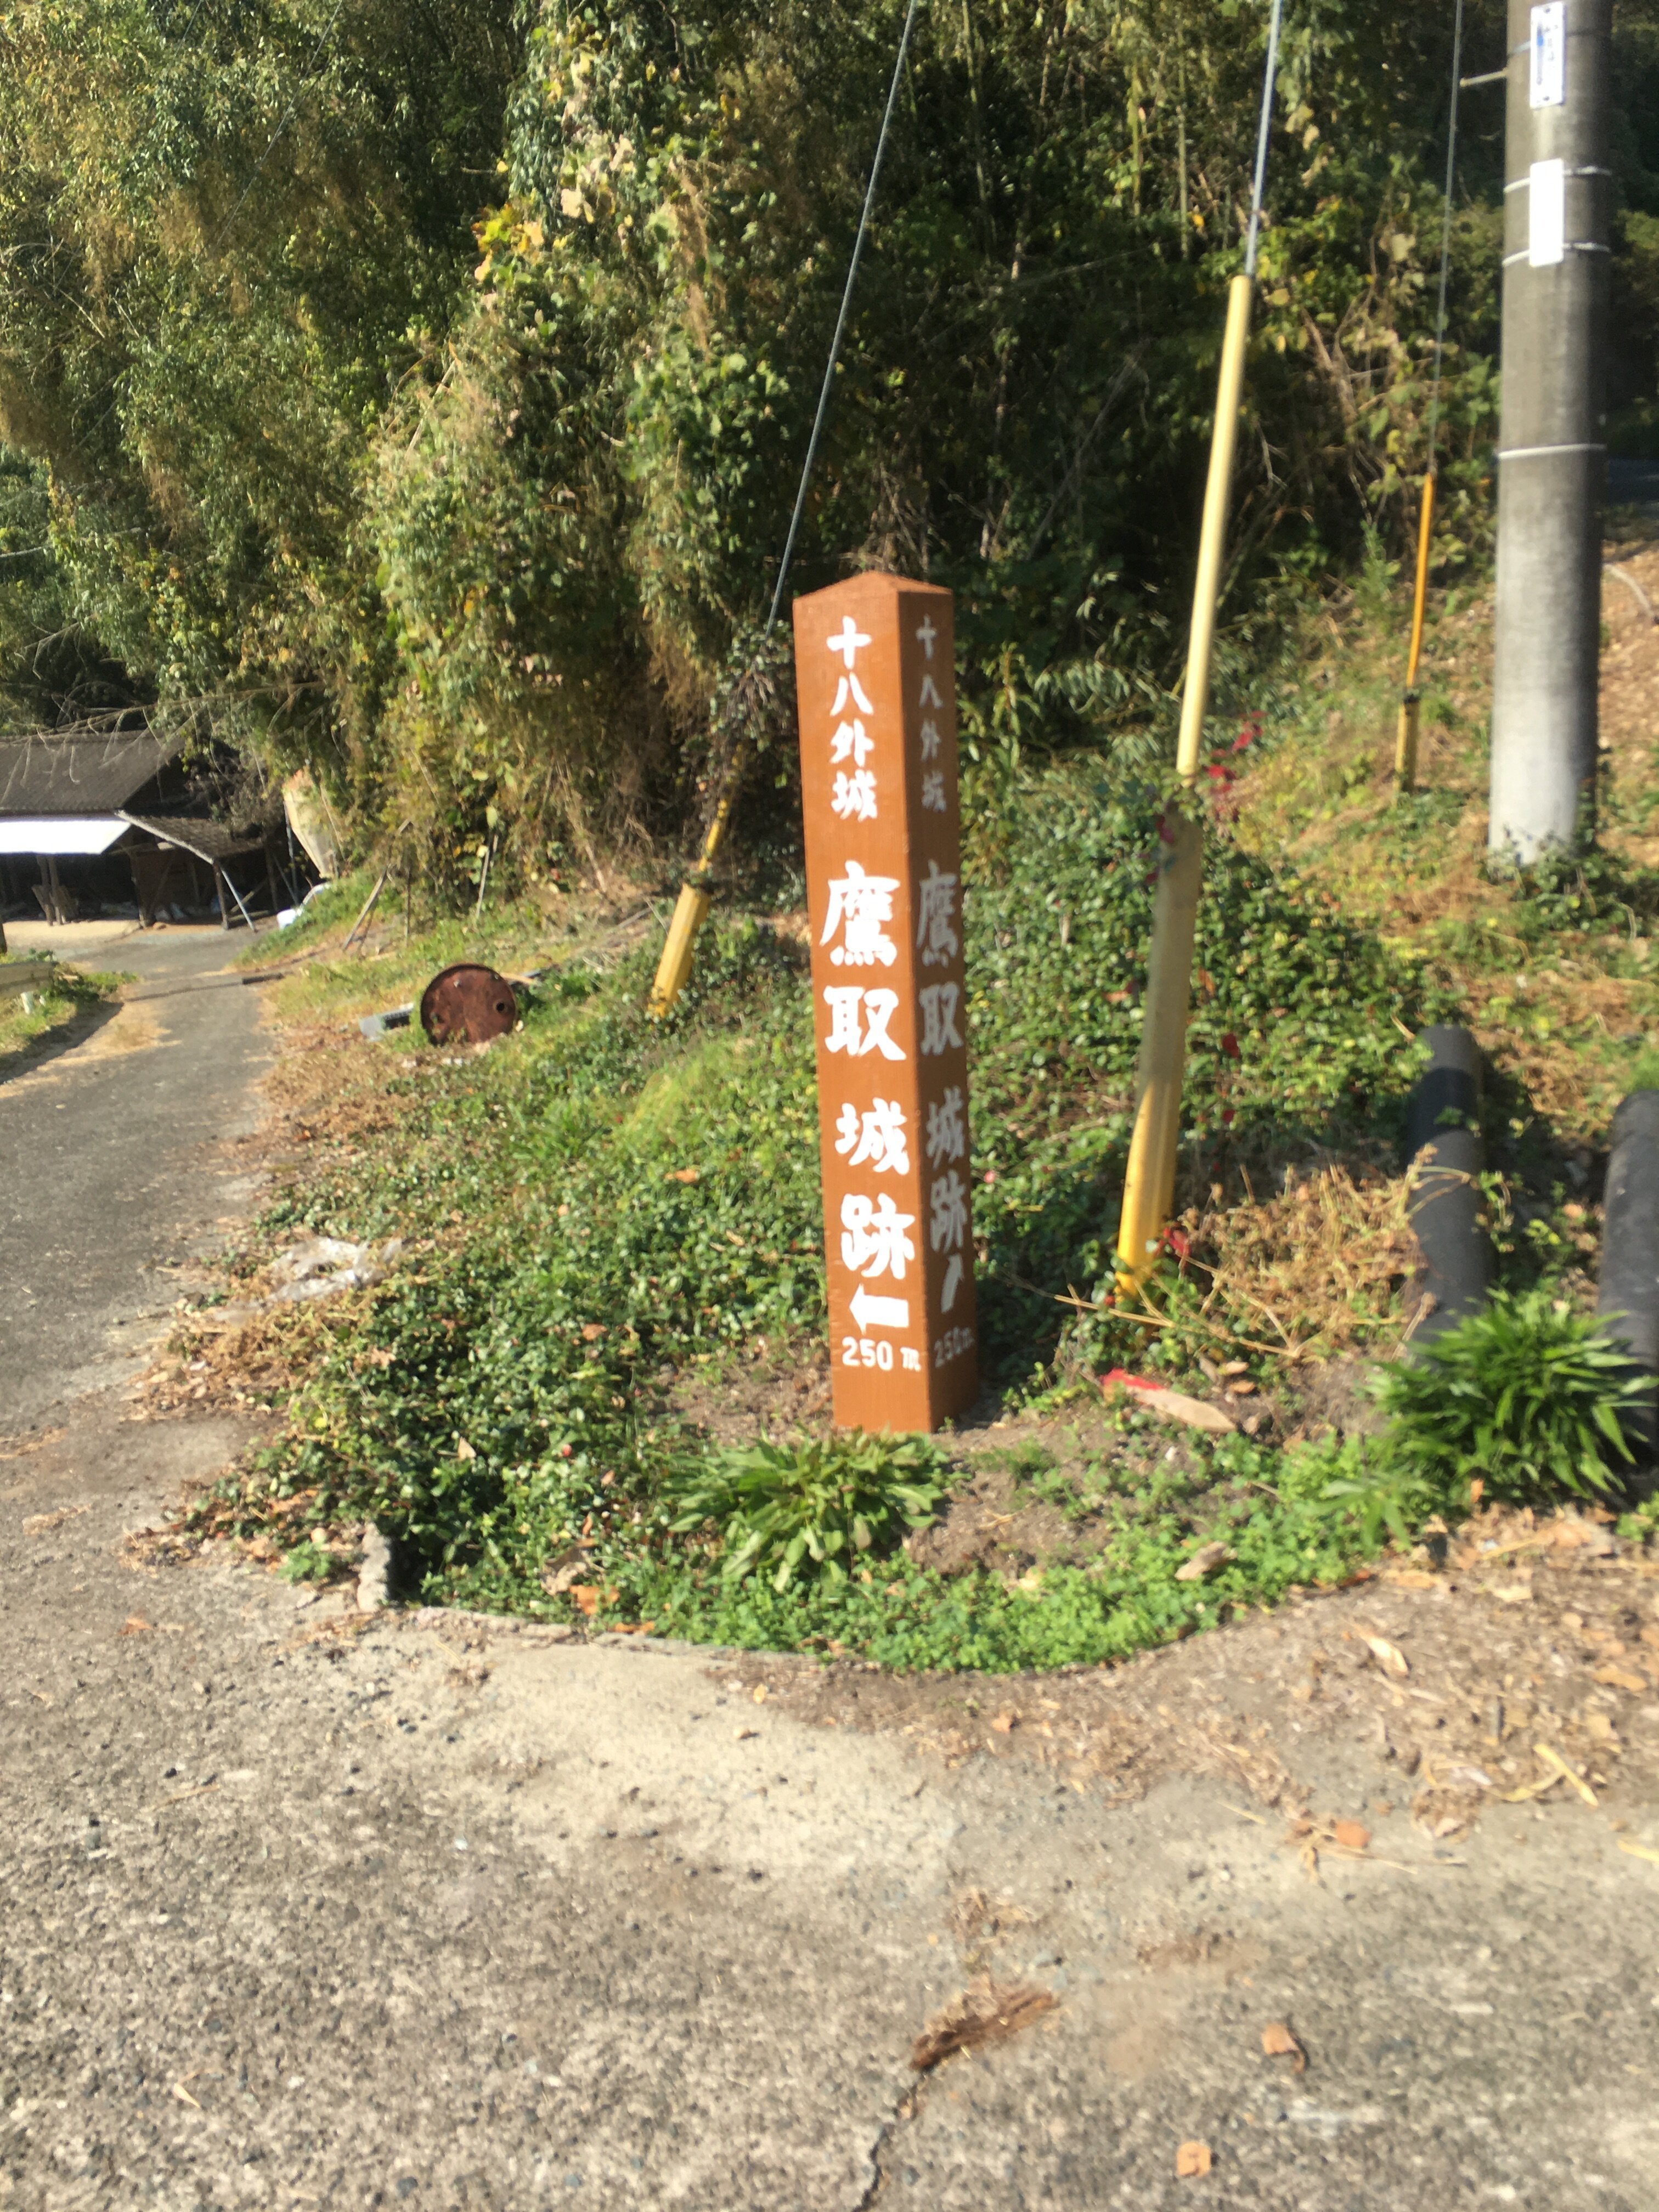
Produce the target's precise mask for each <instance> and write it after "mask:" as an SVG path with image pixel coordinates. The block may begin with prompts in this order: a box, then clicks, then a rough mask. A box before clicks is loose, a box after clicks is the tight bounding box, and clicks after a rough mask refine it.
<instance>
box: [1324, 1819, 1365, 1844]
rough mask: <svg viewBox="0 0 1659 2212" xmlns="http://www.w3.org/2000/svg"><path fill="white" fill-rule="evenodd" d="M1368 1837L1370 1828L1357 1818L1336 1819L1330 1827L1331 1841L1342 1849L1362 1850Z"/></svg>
mask: <svg viewBox="0 0 1659 2212" xmlns="http://www.w3.org/2000/svg"><path fill="white" fill-rule="evenodd" d="M1370 1839H1371V1832H1370V1829H1369V1828H1367V1827H1365V1826H1363V1825H1362V1824H1361V1823H1360V1822H1359V1821H1358V1820H1338V1821H1336V1822H1335V1823H1334V1826H1332V1829H1331V1841H1332V1842H1333V1843H1335V1844H1341V1846H1342V1848H1343V1850H1347V1851H1363V1850H1364V1848H1365V1846H1366V1845H1367V1844H1369V1843H1370Z"/></svg>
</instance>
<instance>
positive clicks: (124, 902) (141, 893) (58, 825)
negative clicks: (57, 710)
mask: <svg viewBox="0 0 1659 2212" xmlns="http://www.w3.org/2000/svg"><path fill="white" fill-rule="evenodd" d="M184 751H185V740H184V739H183V738H161V737H156V736H155V735H154V734H153V733H151V732H149V731H147V730H145V731H118V732H105V731H94V730H70V731H57V730H52V731H39V732H32V733H30V734H29V735H27V736H23V737H13V738H0V915H3V914H5V913H7V912H11V913H13V914H16V913H18V912H20V911H21V912H22V913H33V912H35V911H37V910H38V911H39V912H40V913H41V914H43V915H45V916H46V919H47V921H55V922H63V921H73V920H74V919H75V918H76V915H82V914H88V913H99V912H102V913H110V912H114V913H117V914H120V913H131V914H136V915H137V918H138V920H139V921H142V922H143V923H145V924H146V925H148V924H149V923H151V922H153V921H158V920H161V919H163V918H166V917H167V916H170V915H171V916H176V917H181V918H189V919H200V918H204V917H206V916H208V915H214V914H216V915H217V916H218V919H219V920H220V921H221V922H222V925H223V927H225V928H227V929H228V928H229V927H230V926H231V918H232V915H234V914H235V913H237V912H239V911H240V915H241V916H242V918H243V919H244V920H245V921H249V922H250V923H251V922H252V908H254V907H255V906H256V905H258V906H264V907H265V908H267V910H268V911H274V910H275V908H276V906H277V904H278V903H279V902H278V898H277V892H276V876H275V872H274V868H273V855H272V853H271V849H270V826H269V824H268V823H266V822H265V821H264V820H263V819H261V818H258V817H255V818H253V819H252V820H248V821H245V822H242V823H235V822H225V821H222V820H220V819H218V818H216V816H215V814H214V813H213V811H211V809H210V805H209V804H208V803H207V799H206V796H205V795H204V779H203V777H202V776H201V775H200V774H199V773H195V772H191V771H190V770H187V769H185V766H184V765H183V755H184Z"/></svg>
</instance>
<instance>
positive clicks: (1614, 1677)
mask: <svg viewBox="0 0 1659 2212" xmlns="http://www.w3.org/2000/svg"><path fill="white" fill-rule="evenodd" d="M1595 1679H1596V1680H1597V1681H1598V1682H1605V1683H1606V1684H1607V1686H1608V1687H1609V1688H1610V1689H1614V1690H1628V1691H1629V1692H1631V1694H1632V1697H1638V1698H1645V1697H1646V1695H1647V1693H1648V1686H1647V1683H1646V1682H1645V1681H1644V1679H1643V1677H1642V1676H1641V1675H1640V1674H1632V1673H1631V1671H1630V1669H1629V1668H1628V1667H1598V1668H1596V1670H1595Z"/></svg>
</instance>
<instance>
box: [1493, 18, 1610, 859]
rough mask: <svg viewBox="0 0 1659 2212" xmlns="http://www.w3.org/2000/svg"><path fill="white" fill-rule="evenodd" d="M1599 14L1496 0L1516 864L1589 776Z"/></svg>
mask: <svg viewBox="0 0 1659 2212" xmlns="http://www.w3.org/2000/svg"><path fill="white" fill-rule="evenodd" d="M1612 22H1613V0H1547V5H1544V6H1537V5H1534V4H1532V0H1510V8H1509V109H1508V116H1507V121H1506V127H1505V131H1504V141H1505V148H1506V159H1505V162H1504V173H1505V182H1504V214H1505V221H1504V339H1503V370H1504V401H1503V416H1502V422H1501V428H1500V432H1499V437H1498V611H1497V623H1496V631H1495V635H1494V639H1493V683H1492V820H1491V829H1490V832H1489V835H1488V839H1487V842H1488V845H1489V848H1490V849H1491V851H1492V853H1493V854H1507V855H1508V856H1509V857H1510V858H1512V859H1514V860H1519V861H1520V862H1521V863H1522V865H1523V866H1525V865H1528V864H1530V863H1531V862H1532V861H1534V860H1537V859H1538V858H1539V857H1540V855H1541V854H1543V853H1544V852H1546V851H1547V850H1548V849H1549V848H1552V847H1553V848H1558V849H1559V848H1563V847H1565V846H1568V845H1570V844H1571V842H1572V838H1573V834H1574V829H1575V826H1576V824H1577V820H1578V815H1579V809H1580V807H1581V805H1583V802H1584V801H1585V800H1586V799H1588V798H1589V796H1590V793H1591V787H1592V780H1593V778H1594V776H1595V708H1596V696H1595V695H1596V674H1597V660H1598V657H1599V646H1600V631H1601V494H1602V488H1603V483H1604V480H1605V476H1606V468H1607V447H1606V446H1605V444H1604V443H1603V441H1602V428H1603V426H1602V356H1603V350H1604V331H1605V326H1606V318H1607V255H1608V245H1607V204H1608V198H1609V191H1608V186H1609V177H1608V170H1607V106H1608V76H1609V66H1610V64H1609V48H1610V41H1611V31H1612Z"/></svg>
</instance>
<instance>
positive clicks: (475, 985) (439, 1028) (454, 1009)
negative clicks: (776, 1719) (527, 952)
mask: <svg viewBox="0 0 1659 2212" xmlns="http://www.w3.org/2000/svg"><path fill="white" fill-rule="evenodd" d="M518 1019H519V1002H518V1000H517V999H516V998H515V997H514V996H513V986H512V985H511V984H510V983H509V982H508V981H507V978H506V976H505V975H497V974H496V973H495V969H493V968H481V967H479V966H477V963H474V962H472V961H468V960H464V961H460V962H459V963H457V964H456V965H455V966H454V967H453V968H445V969H441V970H440V972H439V973H438V974H437V975H435V976H434V977H433V979H432V981H430V982H429V983H428V985H427V987H426V988H425V990H424V991H423V992H422V994H421V1027H422V1029H423V1030H425V1031H426V1033H427V1035H428V1037H429V1038H430V1039H431V1040H432V1042H433V1043H434V1044H488V1043H489V1040H490V1038H491V1037H498V1036H506V1035H507V1031H508V1030H511V1029H513V1028H514V1027H515V1026H516V1025H517V1023H518Z"/></svg>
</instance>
